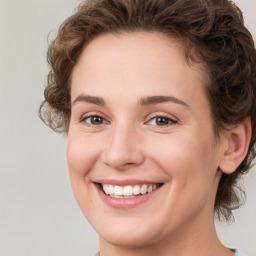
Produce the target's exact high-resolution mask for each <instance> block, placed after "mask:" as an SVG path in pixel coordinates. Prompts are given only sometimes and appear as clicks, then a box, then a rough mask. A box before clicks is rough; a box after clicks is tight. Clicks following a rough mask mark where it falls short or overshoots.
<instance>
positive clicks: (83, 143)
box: [67, 133, 98, 177]
mask: <svg viewBox="0 0 256 256" xmlns="http://www.w3.org/2000/svg"><path fill="white" fill-rule="evenodd" d="M97 157H98V147H97V143H90V138H84V137H83V136H79V134H77V135H76V134H72V133H70V134H69V136H68V144H67V162H68V167H69V172H70V173H71V174H75V175H79V176H83V177H84V176H85V175H86V174H87V173H88V172H89V171H90V168H91V167H92V166H93V164H94V163H95V161H96V160H97Z"/></svg>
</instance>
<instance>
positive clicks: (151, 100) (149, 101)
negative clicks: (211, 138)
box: [72, 94, 189, 108]
mask: <svg viewBox="0 0 256 256" xmlns="http://www.w3.org/2000/svg"><path fill="white" fill-rule="evenodd" d="M78 102H88V103H92V104H95V105H99V106H105V105H106V103H105V101H104V99H103V98H101V97H97V96H91V95H84V94H81V95H79V96H78V97H76V98H75V100H74V101H73V103H72V106H74V105H75V104H77V103H78ZM164 102H174V103H176V104H179V105H182V106H185V107H187V108H189V105H188V104H187V103H185V102H184V101H182V100H180V99H178V98H176V97H174V96H147V97H143V98H142V99H141V100H139V105H141V106H148V105H155V104H159V103H164Z"/></svg>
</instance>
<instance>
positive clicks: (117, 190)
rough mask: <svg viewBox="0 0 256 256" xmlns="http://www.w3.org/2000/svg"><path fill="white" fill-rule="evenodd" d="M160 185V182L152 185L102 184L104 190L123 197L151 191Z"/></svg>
mask: <svg viewBox="0 0 256 256" xmlns="http://www.w3.org/2000/svg"><path fill="white" fill-rule="evenodd" d="M157 187H159V184H150V185H146V184H143V185H134V186H131V185H129V186H124V187H121V186H114V185H109V184H102V188H103V191H104V192H105V193H106V194H107V195H110V196H115V197H123V196H135V195H139V194H142V195H144V194H146V193H150V192H151V191H153V190H155V189H156V188H157Z"/></svg>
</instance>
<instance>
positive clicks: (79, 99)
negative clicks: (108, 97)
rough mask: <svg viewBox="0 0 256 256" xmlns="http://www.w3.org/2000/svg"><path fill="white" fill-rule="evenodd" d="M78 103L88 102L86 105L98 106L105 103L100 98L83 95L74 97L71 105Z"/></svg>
mask: <svg viewBox="0 0 256 256" xmlns="http://www.w3.org/2000/svg"><path fill="white" fill-rule="evenodd" d="M78 102H88V103H92V104H95V105H99V106H104V105H105V101H104V100H103V99H102V98H101V97H96V96H90V95H84V94H81V95H79V96H78V97H76V98H75V100H74V101H73V103H72V105H73V106H74V105H75V104H76V103H78Z"/></svg>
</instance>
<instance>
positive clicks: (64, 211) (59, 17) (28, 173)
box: [0, 0, 256, 256]
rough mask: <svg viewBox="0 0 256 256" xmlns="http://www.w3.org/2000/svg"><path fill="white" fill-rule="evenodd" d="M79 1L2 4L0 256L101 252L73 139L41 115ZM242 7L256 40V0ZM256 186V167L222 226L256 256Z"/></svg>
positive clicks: (10, 0)
mask: <svg viewBox="0 0 256 256" xmlns="http://www.w3.org/2000/svg"><path fill="white" fill-rule="evenodd" d="M79 2H80V1H79V0H37V1H36V0H0V117H1V118H0V256H16V255H19V256H21V255H22V256H23V255H24V256H29V255H33V256H39V255H47V256H59V255H61V256H71V255H72V256H80V255H81V256H82V255H84V256H86V255H93V254H94V252H95V251H97V249H98V238H97V235H96V233H95V232H94V231H93V229H92V228H91V227H90V225H89V224H88V223H87V221H86V220H85V218H84V216H83V215H82V213H81V212H80V209H79V208H78V206H77V205H76V202H75V199H74V197H73V194H72V191H71V187H70V183H69V176H68V170H67V165H66V160H65V147H66V139H65V137H64V136H62V135H57V134H55V133H54V132H52V131H51V130H50V129H48V128H47V127H46V126H45V125H43V123H42V122H41V121H40V120H39V118H38V116H37V109H38V106H39V104H40V102H41V100H42V99H43V89H44V85H45V84H46V74H47V70H48V67H47V63H46V58H45V55H46V49H47V36H48V33H49V32H50V31H53V35H54V34H55V31H56V29H57V28H58V26H59V25H60V23H61V22H62V21H63V20H64V19H65V18H67V17H68V16H69V15H70V14H72V12H73V9H74V8H75V7H76V6H77V5H78V3H79ZM235 2H236V3H237V4H238V5H239V6H240V7H241V9H242V10H243V11H244V15H245V20H246V24H247V26H248V27H249V29H250V30H251V32H252V33H253V34H254V35H256V17H255V13H256V2H255V0H237V1H235ZM255 38H256V37H255ZM255 185H256V169H255V168H254V170H253V171H252V172H251V173H250V174H249V175H247V177H246V178H245V186H246V191H247V195H248V198H247V203H246V204H245V206H244V207H243V208H241V209H240V210H239V211H238V212H236V222H235V223H233V224H232V225H228V224H217V228H218V233H219V235H220V238H221V240H222V241H223V242H224V243H225V244H226V245H228V246H230V247H236V248H239V249H240V250H241V251H243V252H245V253H247V254H248V256H256V247H255V242H256V199H255V198H256V186H255Z"/></svg>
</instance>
